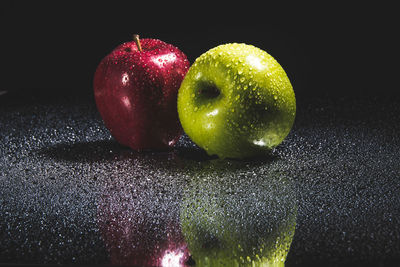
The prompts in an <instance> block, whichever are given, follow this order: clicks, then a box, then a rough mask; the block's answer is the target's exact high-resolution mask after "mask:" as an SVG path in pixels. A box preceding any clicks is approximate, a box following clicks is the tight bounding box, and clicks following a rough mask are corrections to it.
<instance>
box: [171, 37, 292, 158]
mask: <svg viewBox="0 0 400 267" xmlns="http://www.w3.org/2000/svg"><path fill="white" fill-rule="evenodd" d="M178 113H179V119H180V122H181V124H182V127H183V129H184V131H185V132H186V134H187V135H188V136H189V137H190V138H191V139H192V141H193V142H195V143H196V144H197V145H198V146H200V147H201V148H203V149H204V150H205V151H206V152H207V153H208V154H209V155H217V156H219V157H220V158H247V157H254V156H261V155H265V154H268V153H269V152H270V151H271V150H272V149H273V148H274V147H276V146H277V145H279V144H280V143H281V142H282V141H283V140H284V139H285V137H286V136H287V135H288V134H289V132H290V130H291V128H292V125H293V122H294V119H295V114H296V99H295V95H294V92H293V88H292V85H291V83H290V81H289V78H288V77H287V75H286V73H285V71H284V70H283V68H282V67H281V66H280V64H279V63H278V62H277V61H276V60H275V59H274V58H273V57H272V56H271V55H269V54H268V53H267V52H265V51H263V50H261V49H259V48H257V47H255V46H252V45H247V44H238V43H231V44H224V45H220V46H217V47H215V48H212V49H210V50H209V51H207V52H206V53H204V54H202V55H201V56H200V57H198V58H197V59H196V61H195V62H194V63H193V65H192V66H191V67H190V69H189V71H188V73H187V74H186V76H185V78H184V80H183V82H182V84H181V87H180V89H179V92H178Z"/></svg>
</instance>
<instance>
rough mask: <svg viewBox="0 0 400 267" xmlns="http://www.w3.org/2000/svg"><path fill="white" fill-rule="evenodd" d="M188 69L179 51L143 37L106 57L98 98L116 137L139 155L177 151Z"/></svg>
mask: <svg viewBox="0 0 400 267" xmlns="http://www.w3.org/2000/svg"><path fill="white" fill-rule="evenodd" d="M188 69H189V61H188V60H187V57H186V55H185V54H184V53H183V52H182V51H180V50H179V49H178V48H177V47H175V46H173V45H171V44H167V43H165V42H163V41H160V40H157V39H141V40H139V37H138V35H134V41H132V42H127V43H124V44H121V45H120V46H118V47H117V48H115V49H114V50H113V51H112V52H111V53H110V54H109V55H107V56H106V57H105V58H104V59H103V60H102V61H101V62H100V64H99V66H98V67H97V70H96V73H95V75H94V96H95V100H96V105H97V108H98V110H99V112H100V115H101V117H102V118H103V121H104V123H105V125H106V127H107V128H108V129H109V130H110V132H111V134H112V136H113V137H114V138H115V139H116V140H117V141H118V142H119V143H121V144H123V145H126V146H129V147H131V148H132V149H134V150H143V149H166V148H169V147H172V146H173V145H174V144H175V143H176V142H177V141H178V139H179V137H180V135H181V134H182V127H181V125H180V122H179V119H178V112H177V94H178V89H179V87H180V84H181V82H182V80H183V78H184V76H185V74H186V72H187V71H188Z"/></svg>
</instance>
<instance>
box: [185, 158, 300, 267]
mask: <svg viewBox="0 0 400 267" xmlns="http://www.w3.org/2000/svg"><path fill="white" fill-rule="evenodd" d="M268 166H269V165H268V164H267V165H265V164H256V163H252V164H249V163H243V162H229V161H222V160H216V161H212V162H208V163H205V164H203V165H202V170H201V171H198V170H197V171H193V172H192V174H193V177H192V179H191V182H190V183H189V184H188V186H187V188H186V190H185V193H184V196H183V200H182V205H181V214H180V217H181V224H182V231H183V234H184V236H185V240H186V242H187V243H188V247H189V249H190V252H191V254H192V257H193V259H194V261H195V262H196V266H216V267H218V266H284V261H285V259H286V256H287V254H288V251H289V248H290V244H291V242H292V239H293V236H294V231H295V226H296V215H297V204H296V197H295V193H294V190H293V187H292V183H291V180H290V179H289V178H288V177H286V176H285V175H284V174H283V173H280V172H279V171H276V170H275V171H272V170H271V168H269V167H268Z"/></svg>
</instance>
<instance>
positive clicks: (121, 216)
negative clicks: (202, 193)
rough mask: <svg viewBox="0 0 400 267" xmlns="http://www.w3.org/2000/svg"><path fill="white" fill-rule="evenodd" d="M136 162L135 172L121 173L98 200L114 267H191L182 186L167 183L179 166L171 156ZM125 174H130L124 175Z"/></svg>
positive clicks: (138, 158) (139, 157) (140, 158)
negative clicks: (181, 204) (184, 232)
mask: <svg viewBox="0 0 400 267" xmlns="http://www.w3.org/2000/svg"><path fill="white" fill-rule="evenodd" d="M164 156H165V157H164ZM131 161H132V162H133V164H132V166H131V169H129V168H128V169H127V170H126V169H125V170H124V169H123V168H122V167H121V169H118V168H116V170H115V174H113V175H112V177H109V179H107V182H106V183H105V185H104V188H103V191H102V194H101V196H100V198H99V203H98V224H99V229H100V231H101V234H102V237H103V240H104V243H105V246H106V249H107V251H108V253H109V260H110V264H111V265H116V266H140V267H144V266H162V267H169V266H171V267H172V266H174V267H178V266H186V265H185V264H186V262H187V261H188V259H189V252H188V249H187V246H186V243H185V241H184V238H183V236H182V231H181V228H180V223H179V201H180V190H179V187H180V186H179V184H178V183H174V182H173V181H168V180H166V179H168V177H172V176H171V175H172V174H171V173H170V172H175V171H178V169H179V168H180V167H179V163H178V162H176V161H175V160H174V159H170V158H168V156H167V155H166V154H164V155H161V156H158V157H151V156H148V155H147V156H146V155H136V156H135V158H134V159H132V160H131ZM156 163H157V164H156ZM155 166H157V167H155ZM124 168H127V167H126V166H124ZM126 171H130V172H131V173H130V174H129V175H124V174H122V175H121V173H124V172H126ZM160 175H162V176H164V177H160Z"/></svg>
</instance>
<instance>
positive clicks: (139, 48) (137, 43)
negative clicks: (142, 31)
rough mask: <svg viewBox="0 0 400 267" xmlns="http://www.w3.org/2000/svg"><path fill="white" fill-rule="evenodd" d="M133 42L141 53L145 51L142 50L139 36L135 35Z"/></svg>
mask: <svg viewBox="0 0 400 267" xmlns="http://www.w3.org/2000/svg"><path fill="white" fill-rule="evenodd" d="M133 40H134V41H135V43H136V46H137V48H138V50H139V51H140V52H142V51H143V50H142V46H141V45H140V40H139V34H134V35H133Z"/></svg>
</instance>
